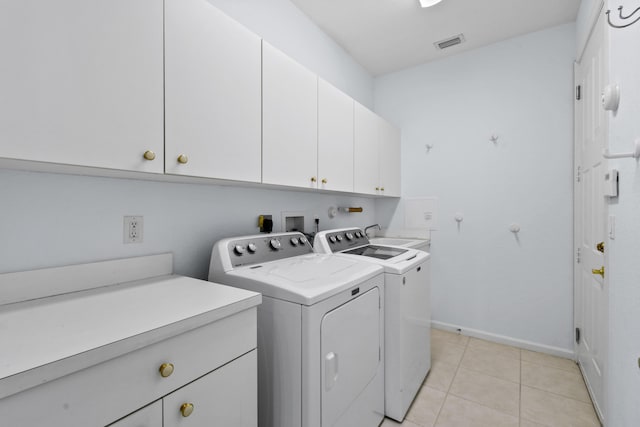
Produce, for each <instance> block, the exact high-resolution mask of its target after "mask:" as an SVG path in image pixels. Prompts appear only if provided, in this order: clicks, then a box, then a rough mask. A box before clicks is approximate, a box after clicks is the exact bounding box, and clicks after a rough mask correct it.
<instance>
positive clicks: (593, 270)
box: [591, 265, 604, 278]
mask: <svg viewBox="0 0 640 427" xmlns="http://www.w3.org/2000/svg"><path fill="white" fill-rule="evenodd" d="M591 273H593V274H599V275H600V276H602V277H603V278H604V265H603V266H602V267H600V269H599V270H596V269H595V268H593V269H591Z"/></svg>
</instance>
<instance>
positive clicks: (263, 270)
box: [209, 232, 384, 427]
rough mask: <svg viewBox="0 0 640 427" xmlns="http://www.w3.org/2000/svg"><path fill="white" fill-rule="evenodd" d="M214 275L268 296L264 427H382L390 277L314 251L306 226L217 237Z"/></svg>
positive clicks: (263, 340) (262, 342) (261, 384)
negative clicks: (387, 281) (289, 230)
mask: <svg viewBox="0 0 640 427" xmlns="http://www.w3.org/2000/svg"><path fill="white" fill-rule="evenodd" d="M209 280H211V281H215V282H218V283H223V284H227V285H231V286H235V287H239V288H243V289H248V290H253V291H256V292H260V293H262V304H261V305H260V306H259V307H258V330H257V333H258V420H259V421H258V422H259V425H260V427H301V426H302V427H329V426H332V427H333V426H340V427H376V426H378V425H379V424H380V422H381V421H382V419H383V418H384V276H383V269H382V268H381V267H380V266H377V265H375V264H371V263H366V262H361V261H359V260H355V259H347V258H340V257H335V256H332V255H320V254H315V253H314V252H313V249H312V247H311V245H310V243H309V242H308V240H307V239H306V237H305V236H304V235H303V234H302V233H296V232H294V233H274V234H269V235H264V234H261V235H254V236H245V237H234V238H228V239H224V240H221V241H219V242H217V243H216V244H215V245H214V247H213V251H212V254H211V264H210V267H209Z"/></svg>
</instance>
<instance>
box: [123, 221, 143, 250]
mask: <svg viewBox="0 0 640 427" xmlns="http://www.w3.org/2000/svg"><path fill="white" fill-rule="evenodd" d="M143 229H144V218H143V217H142V215H137V216H125V217H124V227H123V232H124V234H123V242H124V243H142V231H143Z"/></svg>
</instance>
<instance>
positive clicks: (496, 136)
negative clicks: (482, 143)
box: [489, 133, 499, 144]
mask: <svg viewBox="0 0 640 427" xmlns="http://www.w3.org/2000/svg"><path fill="white" fill-rule="evenodd" d="M498 138H499V137H498V135H496V134H495V133H493V134H491V136H490V137H489V141H491V142H493V143H494V144H497V143H498Z"/></svg>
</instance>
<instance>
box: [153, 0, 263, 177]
mask: <svg viewBox="0 0 640 427" xmlns="http://www.w3.org/2000/svg"><path fill="white" fill-rule="evenodd" d="M165 7H166V11H165V16H166V18H165V19H166V22H165V26H166V28H165V73H166V83H165V84H166V88H165V104H166V107H165V108H166V155H167V157H166V172H167V173H170V174H177V175H190V176H200V177H210V178H221V179H232V180H238V181H251V182H260V178H261V154H262V153H261V132H262V129H261V126H262V122H261V120H262V118H261V108H262V107H261V102H262V101H261V96H262V94H261V72H262V71H261V67H262V62H261V61H262V59H261V52H262V51H261V49H262V45H261V40H260V38H259V37H258V36H257V35H255V34H253V33H251V32H250V31H249V30H247V29H246V28H244V27H242V26H241V25H240V24H238V23H237V22H235V21H234V20H232V19H231V18H229V17H228V16H226V15H225V14H224V13H222V12H221V11H220V10H218V9H217V8H216V7H214V6H212V5H211V4H210V3H209V2H208V1H206V0H166V2H165ZM180 155H185V156H187V158H188V161H187V163H180V162H178V160H177V159H178V157H179V156H180Z"/></svg>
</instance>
